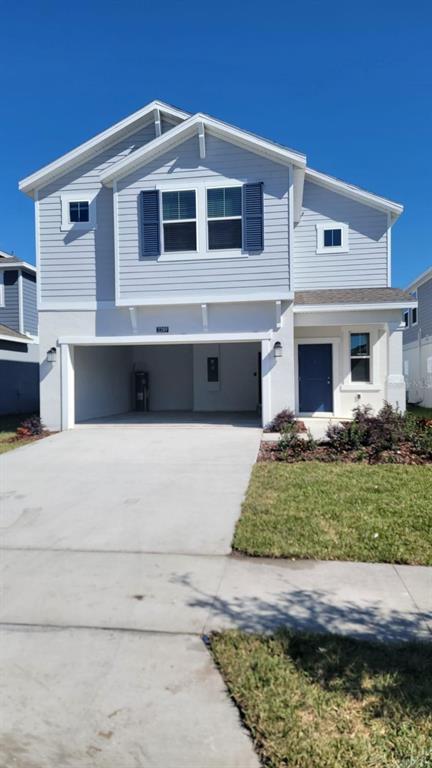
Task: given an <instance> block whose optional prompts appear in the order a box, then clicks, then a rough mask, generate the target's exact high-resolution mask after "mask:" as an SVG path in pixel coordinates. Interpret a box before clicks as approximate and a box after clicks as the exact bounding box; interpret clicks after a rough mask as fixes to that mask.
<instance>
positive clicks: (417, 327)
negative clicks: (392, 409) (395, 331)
mask: <svg viewBox="0 0 432 768" xmlns="http://www.w3.org/2000/svg"><path fill="white" fill-rule="evenodd" d="M407 291H408V292H409V293H410V294H411V295H412V296H413V298H416V299H417V301H418V308H415V307H413V308H412V309H411V310H407V311H406V312H405V313H404V325H405V330H404V350H403V351H404V373H405V380H406V385H407V399H408V402H409V403H417V404H419V405H423V406H425V407H427V408H432V267H429V269H427V270H426V272H423V274H421V275H420V276H419V277H418V278H417V279H416V280H413V282H412V283H411V284H410V285H409V286H408V288H407Z"/></svg>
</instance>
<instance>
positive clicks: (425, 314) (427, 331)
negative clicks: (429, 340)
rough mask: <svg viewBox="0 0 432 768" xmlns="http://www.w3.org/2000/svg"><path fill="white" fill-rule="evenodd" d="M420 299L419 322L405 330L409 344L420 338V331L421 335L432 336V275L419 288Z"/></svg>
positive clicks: (405, 342) (418, 295)
mask: <svg viewBox="0 0 432 768" xmlns="http://www.w3.org/2000/svg"><path fill="white" fill-rule="evenodd" d="M417 300H418V313H417V317H418V324H417V325H415V326H414V327H413V326H411V314H410V327H409V328H407V329H406V330H405V331H404V344H409V343H410V342H412V341H416V340H417V339H418V334H419V331H420V333H421V337H422V338H423V339H424V338H425V337H426V336H432V277H431V278H429V280H426V282H425V283H423V284H422V285H419V287H418V288H417Z"/></svg>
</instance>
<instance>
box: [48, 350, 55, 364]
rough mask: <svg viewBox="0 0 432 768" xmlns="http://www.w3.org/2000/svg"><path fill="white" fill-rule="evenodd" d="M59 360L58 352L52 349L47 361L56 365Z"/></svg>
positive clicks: (49, 351)
mask: <svg viewBox="0 0 432 768" xmlns="http://www.w3.org/2000/svg"><path fill="white" fill-rule="evenodd" d="M56 359H57V350H56V348H55V347H51V349H49V350H48V352H47V360H48V362H49V363H55V361H56Z"/></svg>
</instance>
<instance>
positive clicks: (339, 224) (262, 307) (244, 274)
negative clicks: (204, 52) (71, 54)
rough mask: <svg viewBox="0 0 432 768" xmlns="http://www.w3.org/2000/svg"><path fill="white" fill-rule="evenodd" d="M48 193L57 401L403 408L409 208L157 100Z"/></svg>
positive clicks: (45, 380) (50, 384)
mask: <svg viewBox="0 0 432 768" xmlns="http://www.w3.org/2000/svg"><path fill="white" fill-rule="evenodd" d="M20 189H21V190H22V191H23V192H25V193H26V194H28V195H30V196H31V197H33V198H34V199H35V203H36V233H37V235H36V236H37V242H36V251H37V266H38V275H39V282H38V286H39V337H40V343H41V412H42V417H43V420H44V422H45V423H46V425H47V426H48V427H50V428H51V429H66V428H69V427H72V426H73V425H74V424H75V423H76V422H79V421H84V420H87V419H91V418H94V417H99V416H105V415H111V414H114V413H122V412H126V411H129V410H131V409H132V410H133V409H135V408H137V409H143V408H146V407H149V408H150V409H151V410H153V411H166V410H183V411H256V412H258V411H260V410H261V411H262V419H263V422H267V421H269V419H270V418H271V417H272V416H274V415H275V414H276V413H277V412H278V411H280V410H281V409H283V408H291V409H293V410H295V412H296V413H297V414H312V415H323V416H324V415H332V414H334V415H335V416H340V417H347V416H350V415H351V412H352V408H353V407H354V406H355V405H357V404H359V403H364V404H366V403H369V404H371V405H372V407H373V408H374V409H377V408H379V407H380V406H381V405H382V404H383V402H384V401H385V400H388V401H389V402H391V403H393V404H394V405H398V406H399V407H401V408H404V405H405V382H404V377H403V369H402V332H401V330H402V326H401V318H402V311H403V310H405V309H406V308H410V307H414V306H416V302H415V301H414V300H413V299H412V297H411V296H409V294H406V293H404V292H403V291H401V290H399V289H396V288H391V287H390V285H391V283H390V279H391V278H390V273H391V266H390V265H391V237H390V235H391V228H392V226H393V224H394V222H395V221H396V220H397V218H398V217H399V215H400V214H401V213H402V210H403V209H402V206H401V205H398V204H396V203H393V202H391V201H390V200H386V199H384V198H382V197H379V196H377V195H373V194H370V193H369V192H365V191H363V190H361V189H358V188H357V187H354V186H352V185H350V184H346V183H345V182H342V181H339V180H337V179H335V178H332V177H330V176H327V175H326V174H323V173H319V172H317V171H314V170H312V169H311V168H309V167H307V166H306V157H305V155H303V154H301V153H299V152H296V151H294V150H291V149H288V148H286V147H283V146H280V145H279V144H276V143H274V142H272V141H268V140H266V139H263V138H260V137H258V136H256V135H254V134H252V133H249V132H247V131H244V130H240V129H238V128H235V127H233V126H231V125H227V124H226V123H224V122H222V121H220V120H216V119H215V118H213V117H209V116H208V115H205V114H195V115H191V114H189V113H187V112H184V111H182V110H179V109H176V108H174V107H171V106H169V105H167V104H164V103H162V102H158V101H155V102H152V103H151V104H149V105H148V106H147V107H144V108H143V109H142V110H140V111H139V112H136V113H135V114H133V115H131V116H130V117H128V118H126V119H125V120H123V121H121V122H120V123H117V124H116V125H114V126H113V127H112V128H110V129H108V130H106V131H105V132H103V133H101V134H99V135H98V136H96V137H95V138H93V139H91V140H90V141H88V142H86V143H85V144H82V145H81V146H80V147H78V148H77V149H75V150H72V151H71V152H69V153H68V154H66V155H64V156H63V157H61V158H60V159H58V160H56V161H54V162H53V163H51V164H50V165H48V166H46V167H44V168H42V169H41V170H40V171H37V172H36V173H34V174H33V175H31V176H29V177H28V178H26V179H24V180H23V181H21V183H20Z"/></svg>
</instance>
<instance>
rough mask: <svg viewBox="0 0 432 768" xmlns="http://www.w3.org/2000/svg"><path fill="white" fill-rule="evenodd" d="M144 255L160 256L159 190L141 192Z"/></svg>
mask: <svg viewBox="0 0 432 768" xmlns="http://www.w3.org/2000/svg"><path fill="white" fill-rule="evenodd" d="M141 222H142V227H141V231H142V255H143V256H159V254H160V239H159V192H158V190H157V189H146V190H143V191H142V192H141Z"/></svg>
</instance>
